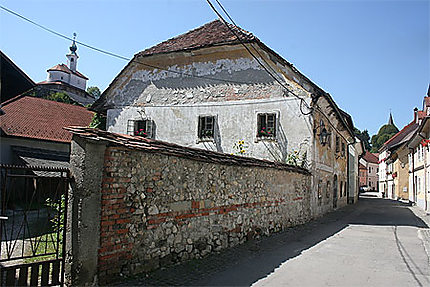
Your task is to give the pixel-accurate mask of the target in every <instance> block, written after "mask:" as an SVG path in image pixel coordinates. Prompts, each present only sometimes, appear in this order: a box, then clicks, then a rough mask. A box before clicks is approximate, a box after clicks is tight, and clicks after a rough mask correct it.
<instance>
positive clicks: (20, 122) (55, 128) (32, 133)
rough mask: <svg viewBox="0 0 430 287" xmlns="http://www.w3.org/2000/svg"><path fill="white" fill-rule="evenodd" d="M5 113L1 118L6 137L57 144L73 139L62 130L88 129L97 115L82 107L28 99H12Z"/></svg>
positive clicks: (25, 97) (0, 126)
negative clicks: (82, 127) (74, 126)
mask: <svg viewBox="0 0 430 287" xmlns="http://www.w3.org/2000/svg"><path fill="white" fill-rule="evenodd" d="M2 110H3V111H4V112H5V114H4V115H1V116H0V128H1V130H2V131H3V132H4V133H5V134H6V135H8V136H18V137H26V138H34V139H41V140H49V141H56V142H70V141H71V140H72V135H71V134H70V133H69V132H67V131H65V130H64V129H63V127H66V126H70V125H80V126H88V125H89V124H90V122H91V120H92V117H93V115H94V113H93V112H90V111H88V110H87V109H86V108H84V107H81V106H76V105H69V104H65V103H59V102H54V101H49V100H45V99H41V98H35V97H29V96H19V97H16V98H14V99H11V100H10V101H8V102H6V103H5V105H4V106H3V107H2Z"/></svg>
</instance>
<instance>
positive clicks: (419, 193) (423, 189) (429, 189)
mask: <svg viewBox="0 0 430 287" xmlns="http://www.w3.org/2000/svg"><path fill="white" fill-rule="evenodd" d="M420 125H421V126H420V129H419V130H418V131H417V132H416V134H415V135H414V137H413V138H412V139H411V141H410V142H409V143H408V148H409V155H408V159H409V200H410V201H412V202H415V203H416V204H417V205H418V206H419V207H421V208H422V209H424V210H425V211H427V212H429V211H430V154H429V142H430V123H429V120H428V118H425V119H424V120H422V122H420Z"/></svg>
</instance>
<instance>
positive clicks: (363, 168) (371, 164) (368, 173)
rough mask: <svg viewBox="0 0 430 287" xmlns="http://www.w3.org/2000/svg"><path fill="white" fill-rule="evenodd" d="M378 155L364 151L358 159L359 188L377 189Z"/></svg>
mask: <svg viewBox="0 0 430 287" xmlns="http://www.w3.org/2000/svg"><path fill="white" fill-rule="evenodd" d="M378 156H379V155H378V154H374V153H371V152H368V151H366V153H365V154H364V156H363V157H362V158H361V159H360V188H366V189H367V190H378V188H379V186H378Z"/></svg>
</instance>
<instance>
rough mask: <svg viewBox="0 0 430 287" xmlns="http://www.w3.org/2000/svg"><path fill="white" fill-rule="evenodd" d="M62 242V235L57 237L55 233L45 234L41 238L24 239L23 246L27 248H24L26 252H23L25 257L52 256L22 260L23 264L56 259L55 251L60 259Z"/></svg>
mask: <svg viewBox="0 0 430 287" xmlns="http://www.w3.org/2000/svg"><path fill="white" fill-rule="evenodd" d="M58 236H59V237H60V238H59V240H57V239H58ZM30 242H31V245H30ZM62 242H63V234H62V233H60V234H59V235H58V234H57V232H52V233H47V234H43V235H41V236H37V237H33V238H29V239H26V242H25V245H26V246H28V249H27V248H26V249H27V250H26V252H25V255H26V256H37V255H42V254H49V253H53V254H50V255H42V256H37V257H30V258H26V259H24V263H31V262H35V261H41V260H49V259H54V258H55V257H56V253H57V249H58V255H59V256H60V257H61V256H62V249H63V244H62ZM30 246H31V247H30Z"/></svg>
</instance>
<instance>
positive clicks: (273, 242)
mask: <svg viewBox="0 0 430 287" xmlns="http://www.w3.org/2000/svg"><path fill="white" fill-rule="evenodd" d="M349 225H381V226H393V227H397V226H414V227H419V228H428V225H427V224H426V223H425V222H424V221H423V220H421V219H420V218H419V217H417V216H416V215H415V214H414V213H413V212H412V211H411V210H410V209H409V208H408V206H407V204H404V203H402V202H397V201H393V200H386V199H380V198H362V199H360V200H359V202H358V203H356V204H355V205H349V206H346V207H344V208H341V209H338V210H336V211H334V212H331V213H328V214H326V215H325V216H323V217H321V218H318V219H316V220H312V221H310V222H308V223H306V224H303V225H299V226H295V227H292V228H288V229H287V230H285V231H282V232H279V233H276V234H273V235H271V236H268V237H262V238H260V239H253V240H249V241H247V242H245V243H244V244H242V245H239V246H236V247H234V248H230V249H227V250H224V251H221V252H219V253H214V254H211V255H209V256H207V257H205V258H203V259H199V260H191V261H188V262H185V263H182V264H180V265H177V266H173V267H168V268H166V269H164V270H157V271H154V272H151V273H149V274H145V276H140V277H136V278H135V279H133V280H131V281H128V282H124V283H122V284H119V285H120V286H132V285H140V286H250V285H252V284H253V283H255V282H256V281H258V280H260V279H262V278H265V277H267V276H268V275H269V274H271V273H273V272H274V271H275V269H277V268H278V267H280V266H281V264H283V263H285V262H286V261H288V260H290V259H292V258H294V257H297V256H299V255H300V254H301V253H302V252H303V251H305V250H307V249H309V248H311V247H313V246H315V245H317V244H318V243H319V242H321V241H324V240H325V239H327V238H329V237H331V236H333V235H334V234H336V233H338V232H340V231H341V230H343V229H345V228H346V227H348V226H349Z"/></svg>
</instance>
